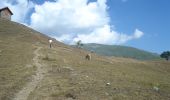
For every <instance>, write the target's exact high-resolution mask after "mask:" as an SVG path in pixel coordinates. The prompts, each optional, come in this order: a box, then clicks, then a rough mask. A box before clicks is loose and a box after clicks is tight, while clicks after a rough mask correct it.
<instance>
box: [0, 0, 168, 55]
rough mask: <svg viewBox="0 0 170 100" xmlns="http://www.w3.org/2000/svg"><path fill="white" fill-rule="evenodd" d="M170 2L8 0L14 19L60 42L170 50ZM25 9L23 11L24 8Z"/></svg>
mask: <svg viewBox="0 0 170 100" xmlns="http://www.w3.org/2000/svg"><path fill="white" fill-rule="evenodd" d="M169 4H170V1H169V0H90V1H88V0H56V1H54V0H30V2H29V3H27V0H4V1H0V8H2V7H5V6H8V7H9V8H10V9H11V10H12V12H13V13H14V15H13V17H12V20H13V21H16V22H19V23H22V24H25V25H27V26H29V27H32V28H34V29H35V30H38V31H40V32H42V33H44V34H46V35H49V36H52V37H54V38H56V39H57V40H59V41H62V42H65V43H68V44H74V43H75V42H76V41H78V40H82V41H83V43H93V42H95V43H101V44H109V45H115V44H116V45H128V46H132V47H136V48H140V49H143V50H147V51H151V52H156V53H161V52H163V51H167V50H170V45H169V38H170V28H169V27H170V13H169V12H170V6H169ZM21 8H22V9H21Z"/></svg>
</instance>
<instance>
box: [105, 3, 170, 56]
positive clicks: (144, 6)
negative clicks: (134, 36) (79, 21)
mask: <svg viewBox="0 0 170 100" xmlns="http://www.w3.org/2000/svg"><path fill="white" fill-rule="evenodd" d="M169 4H170V0H127V2H124V3H122V2H120V1H119V0H109V1H108V5H109V7H110V9H109V14H110V16H111V20H112V22H111V23H112V24H114V25H115V26H116V29H117V30H118V31H121V32H125V33H131V32H132V30H133V29H134V28H135V27H138V28H139V29H141V30H142V31H143V32H144V33H145V34H144V36H143V37H142V38H140V39H138V40H132V41H129V42H127V43H126V44H125V45H130V46H133V47H137V48H141V49H145V50H149V51H152V52H157V53H161V52H162V51H164V50H170V45H169V43H170V6H169Z"/></svg>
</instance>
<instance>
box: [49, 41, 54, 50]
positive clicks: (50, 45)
mask: <svg viewBox="0 0 170 100" xmlns="http://www.w3.org/2000/svg"><path fill="white" fill-rule="evenodd" d="M52 42H53V40H49V43H50V48H51V47H52Z"/></svg>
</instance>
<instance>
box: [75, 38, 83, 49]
mask: <svg viewBox="0 0 170 100" xmlns="http://www.w3.org/2000/svg"><path fill="white" fill-rule="evenodd" d="M76 46H77V48H82V47H83V43H82V42H81V40H79V41H77V43H76Z"/></svg>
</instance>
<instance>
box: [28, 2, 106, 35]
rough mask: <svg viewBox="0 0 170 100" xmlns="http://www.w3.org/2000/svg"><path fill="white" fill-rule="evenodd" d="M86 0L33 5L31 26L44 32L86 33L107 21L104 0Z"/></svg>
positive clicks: (57, 33) (59, 33) (58, 33)
mask: <svg viewBox="0 0 170 100" xmlns="http://www.w3.org/2000/svg"><path fill="white" fill-rule="evenodd" d="M87 2H88V0H58V1H57V2H45V3H44V4H43V5H36V6H35V13H33V14H32V16H31V26H32V27H34V28H36V29H37V30H39V31H41V32H45V33H55V35H57V36H61V35H63V34H65V33H66V34H74V33H78V34H80V33H87V32H90V31H92V30H94V29H95V28H96V27H101V26H103V25H104V24H107V23H108V22H109V17H108V15H107V13H106V9H107V8H106V5H105V3H106V0H98V2H93V3H88V4H87Z"/></svg>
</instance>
